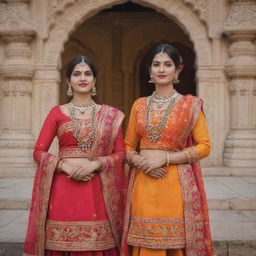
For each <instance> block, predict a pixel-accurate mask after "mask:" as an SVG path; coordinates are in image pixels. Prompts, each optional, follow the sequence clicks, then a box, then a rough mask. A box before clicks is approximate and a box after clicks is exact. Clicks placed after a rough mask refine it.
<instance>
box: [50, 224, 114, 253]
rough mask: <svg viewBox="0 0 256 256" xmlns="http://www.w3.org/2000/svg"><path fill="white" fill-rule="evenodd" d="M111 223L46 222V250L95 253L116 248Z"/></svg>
mask: <svg viewBox="0 0 256 256" xmlns="http://www.w3.org/2000/svg"><path fill="white" fill-rule="evenodd" d="M115 246H116V245H115V241H114V238H113V235H112V232H111V228H110V223H109V221H108V220H106V221H105V220H104V221H79V222H70V221H65V222H64V221H52V220H47V222H46V249H49V250H56V251H65V250H67V251H89V250H92V251H95V250H107V249H110V248H113V247H115Z"/></svg>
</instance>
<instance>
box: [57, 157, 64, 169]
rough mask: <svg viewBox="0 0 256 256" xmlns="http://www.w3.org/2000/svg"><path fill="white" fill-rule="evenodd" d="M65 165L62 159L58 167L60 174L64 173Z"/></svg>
mask: <svg viewBox="0 0 256 256" xmlns="http://www.w3.org/2000/svg"><path fill="white" fill-rule="evenodd" d="M64 164H65V161H64V159H61V160H60V161H59V163H58V167H57V170H58V171H59V172H62V171H63V165H64Z"/></svg>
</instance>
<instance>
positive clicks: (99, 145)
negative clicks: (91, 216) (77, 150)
mask: <svg viewBox="0 0 256 256" xmlns="http://www.w3.org/2000/svg"><path fill="white" fill-rule="evenodd" d="M100 111H101V112H100V117H99V120H98V122H97V124H96V125H97V126H96V136H95V140H94V142H93V145H92V149H91V151H88V152H84V155H83V157H87V158H89V159H95V158H96V157H98V158H99V160H100V162H101V164H102V166H103V167H102V169H101V172H100V178H101V183H102V191H103V197H104V201H105V205H106V211H107V215H108V218H109V221H110V225H111V229H112V232H113V235H114V238H115V241H116V244H117V246H118V248H119V249H120V242H121V235H122V223H123V222H122V221H123V212H124V202H125V200H124V196H125V192H126V191H125V189H124V188H125V187H126V184H127V176H125V175H124V172H123V162H124V152H122V153H119V154H118V155H116V154H113V155H111V154H112V152H113V149H114V141H115V139H116V137H117V134H118V131H119V129H121V125H122V121H123V118H124V114H123V113H122V112H121V111H119V110H117V109H116V108H113V107H110V106H106V105H102V107H101V110H100ZM59 159H60V158H59V157H55V156H53V155H51V154H50V153H47V152H45V153H43V154H42V155H41V159H40V163H39V165H38V167H37V170H36V174H35V179H34V186H33V192H32V203H31V208H30V214H29V222H28V229H27V235H26V240H25V244H24V252H23V255H24V256H44V255H45V221H46V217H47V211H48V201H49V197H50V190H51V184H52V180H53V176H54V171H55V169H56V166H57V164H58V161H59Z"/></svg>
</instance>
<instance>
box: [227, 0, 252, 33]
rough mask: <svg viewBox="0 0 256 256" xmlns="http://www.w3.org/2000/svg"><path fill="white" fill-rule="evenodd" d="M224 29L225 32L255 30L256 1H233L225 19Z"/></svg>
mask: <svg viewBox="0 0 256 256" xmlns="http://www.w3.org/2000/svg"><path fill="white" fill-rule="evenodd" d="M224 30H225V32H226V33H227V34H230V33H233V32H235V31H237V32H238V31H241V33H243V32H246V31H248V32H249V31H251V32H253V31H254V32H255V30H256V2H255V1H254V0H247V1H237V2H234V3H233V4H232V5H231V9H230V12H229V15H228V17H227V19H226V22H225V25H224Z"/></svg>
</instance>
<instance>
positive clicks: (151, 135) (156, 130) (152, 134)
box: [145, 91, 177, 142]
mask: <svg viewBox="0 0 256 256" xmlns="http://www.w3.org/2000/svg"><path fill="white" fill-rule="evenodd" d="M154 97H155V96H154V94H152V95H151V96H150V97H149V103H148V105H147V110H146V115H145V131H146V135H147V137H148V139H149V140H150V141H151V142H157V141H158V140H159V139H160V138H161V136H162V132H163V130H164V128H165V126H166V122H167V119H168V117H169V114H170V112H171V110H172V108H173V106H174V104H175V102H176V98H177V92H176V91H175V92H174V94H173V95H172V97H171V98H170V103H169V105H168V106H167V108H166V110H165V113H164V116H163V118H162V119H161V121H160V123H159V124H158V125H155V124H152V123H150V111H151V110H152V105H153V102H154Z"/></svg>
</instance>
